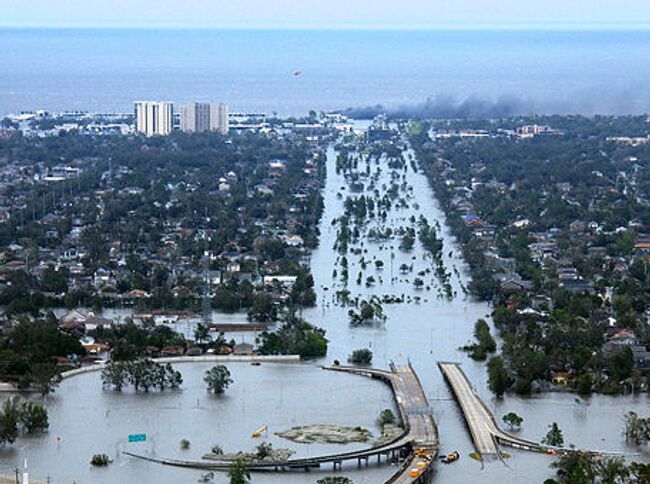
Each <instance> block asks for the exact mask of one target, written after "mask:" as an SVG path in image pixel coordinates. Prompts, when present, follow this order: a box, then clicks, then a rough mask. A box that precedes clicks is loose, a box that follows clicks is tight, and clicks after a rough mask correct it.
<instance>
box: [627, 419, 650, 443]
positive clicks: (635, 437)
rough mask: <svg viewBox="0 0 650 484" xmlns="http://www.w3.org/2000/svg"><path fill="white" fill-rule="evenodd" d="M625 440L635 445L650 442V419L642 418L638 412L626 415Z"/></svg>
mask: <svg viewBox="0 0 650 484" xmlns="http://www.w3.org/2000/svg"><path fill="white" fill-rule="evenodd" d="M624 433H625V441H626V442H630V441H631V442H632V443H633V444H635V445H645V444H647V443H648V442H650V419H647V418H641V417H639V416H638V414H637V413H636V412H632V411H630V412H628V413H627V414H626V415H625V432H624Z"/></svg>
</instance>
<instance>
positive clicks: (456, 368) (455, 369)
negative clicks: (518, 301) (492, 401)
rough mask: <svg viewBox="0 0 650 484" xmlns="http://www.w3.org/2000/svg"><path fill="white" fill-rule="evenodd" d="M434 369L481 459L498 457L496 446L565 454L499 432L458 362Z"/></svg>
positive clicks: (498, 452)
mask: <svg viewBox="0 0 650 484" xmlns="http://www.w3.org/2000/svg"><path fill="white" fill-rule="evenodd" d="M438 367H439V368H440V371H442V374H443V375H444V377H445V380H447V383H448V384H449V386H450V387H451V390H452V392H453V394H454V397H455V399H456V401H457V402H458V404H459V405H460V408H461V410H462V412H463V416H464V417H465V422H466V423H467V427H468V429H469V432H470V434H471V435H472V440H473V441H474V447H475V448H476V451H477V452H478V453H479V454H480V456H481V458H482V459H496V458H500V457H501V452H500V450H499V444H501V445H507V446H510V447H514V448H517V449H523V450H530V451H534V452H545V453H548V454H558V453H563V452H568V450H566V449H559V448H555V447H550V446H545V445H541V444H538V443H536V442H531V441H528V440H524V439H520V438H517V437H514V436H512V435H510V434H507V433H505V432H503V431H502V430H501V429H500V428H499V426H498V425H497V423H496V420H495V418H494V415H493V414H492V412H490V410H489V409H488V408H487V406H486V405H485V403H483V401H482V400H481V398H480V397H479V396H478V394H477V393H476V390H474V388H473V387H472V385H471V383H470V382H469V380H468V379H467V376H466V375H465V373H464V372H463V370H462V369H461V368H460V365H459V364H458V363H444V362H439V363H438Z"/></svg>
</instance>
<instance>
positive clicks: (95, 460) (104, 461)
mask: <svg viewBox="0 0 650 484" xmlns="http://www.w3.org/2000/svg"><path fill="white" fill-rule="evenodd" d="M111 462H113V461H112V460H111V459H110V458H109V457H108V456H107V455H106V454H95V455H93V457H92V459H90V465H92V466H95V467H105V466H107V465H108V464H110V463H111Z"/></svg>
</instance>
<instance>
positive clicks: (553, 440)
mask: <svg viewBox="0 0 650 484" xmlns="http://www.w3.org/2000/svg"><path fill="white" fill-rule="evenodd" d="M542 444H546V445H552V446H553V447H562V446H563V445H564V436H563V435H562V430H561V429H560V427H559V426H558V424H557V422H553V423H552V424H551V425H549V431H548V432H547V433H546V437H544V438H543V439H542Z"/></svg>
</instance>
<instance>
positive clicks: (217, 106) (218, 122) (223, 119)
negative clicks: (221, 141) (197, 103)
mask: <svg viewBox="0 0 650 484" xmlns="http://www.w3.org/2000/svg"><path fill="white" fill-rule="evenodd" d="M210 129H211V130H212V131H218V132H219V133H221V134H228V106H226V105H225V104H223V103H211V104H210Z"/></svg>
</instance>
